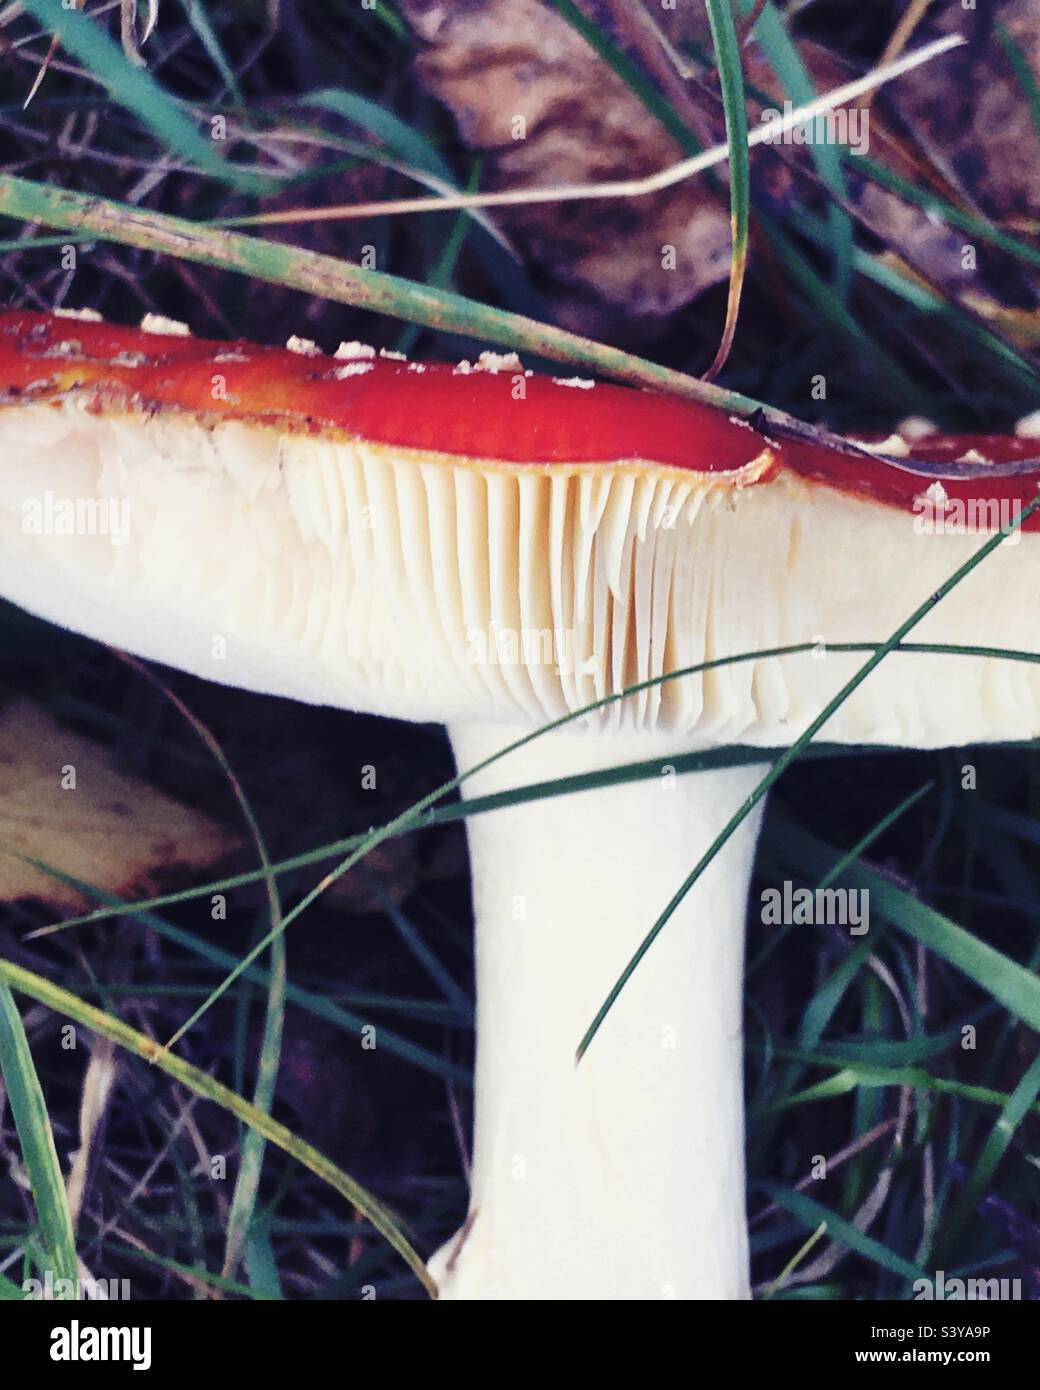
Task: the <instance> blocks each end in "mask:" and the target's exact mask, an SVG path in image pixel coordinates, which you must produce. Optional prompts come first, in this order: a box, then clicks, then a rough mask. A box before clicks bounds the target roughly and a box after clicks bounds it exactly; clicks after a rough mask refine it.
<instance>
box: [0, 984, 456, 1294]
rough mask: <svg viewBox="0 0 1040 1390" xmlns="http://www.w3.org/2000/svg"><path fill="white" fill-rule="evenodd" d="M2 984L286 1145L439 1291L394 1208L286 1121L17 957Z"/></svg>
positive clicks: (428, 1286) (282, 1146)
mask: <svg viewBox="0 0 1040 1390" xmlns="http://www.w3.org/2000/svg"><path fill="white" fill-rule="evenodd" d="M0 984H3V985H6V986H9V987H10V989H12V990H15V991H17V992H18V993H19V994H25V995H27V996H28V997H29V998H30V999H35V1000H36V1001H37V1003H40V1004H43V1005H45V1006H46V1007H47V1008H49V1009H53V1010H54V1011H55V1012H56V1013H60V1014H63V1015H64V1016H65V1017H66V1018H71V1019H74V1020H75V1021H76V1022H77V1023H80V1024H82V1026H83V1027H84V1028H89V1029H90V1030H91V1031H92V1032H94V1033H99V1034H100V1035H101V1036H102V1037H104V1038H109V1039H111V1041H112V1042H114V1043H117V1044H118V1045H119V1046H120V1047H123V1048H126V1050H127V1051H128V1052H132V1053H133V1054H134V1056H136V1057H140V1058H142V1059H143V1060H144V1061H146V1062H151V1063H153V1064H154V1065H155V1066H157V1067H158V1068H159V1069H160V1070H161V1071H163V1072H165V1073H166V1075H167V1076H169V1077H172V1078H173V1080H174V1081H176V1082H178V1083H179V1084H180V1085H181V1086H184V1087H186V1088H187V1089H188V1090H189V1091H191V1092H193V1093H194V1094H195V1095H197V1096H201V1097H202V1098H203V1099H204V1100H211V1101H213V1102H214V1103H215V1104H217V1105H219V1106H221V1107H222V1108H223V1109H224V1110H227V1111H228V1112H229V1113H230V1114H231V1115H234V1116H235V1118H236V1119H238V1120H242V1121H243V1122H244V1123H245V1124H247V1125H249V1126H250V1127H251V1128H253V1129H256V1130H257V1131H259V1133H261V1134H262V1135H263V1136H264V1138H265V1139H267V1140H269V1141H270V1143H272V1144H274V1145H276V1147H278V1148H279V1149H282V1150H283V1151H284V1152H285V1153H287V1154H288V1155H289V1157H290V1158H293V1159H295V1160H296V1162H297V1163H299V1164H301V1165H302V1166H303V1167H304V1168H306V1169H308V1170H309V1171H310V1172H311V1173H313V1174H314V1175H315V1176H316V1177H318V1178H320V1179H321V1180H322V1181H323V1182H325V1183H327V1184H328V1185H329V1186H330V1187H331V1188H333V1189H334V1191H336V1192H338V1193H339V1194H340V1195H341V1196H342V1197H345V1198H346V1200H347V1201H348V1202H349V1203H351V1205H352V1206H355V1207H357V1209H358V1210H359V1211H360V1212H361V1213H362V1214H363V1215H364V1216H365V1217H366V1218H367V1219H368V1221H370V1222H371V1224H372V1226H373V1227H374V1228H375V1229H376V1230H377V1231H378V1232H379V1234H380V1235H381V1236H383V1237H384V1239H385V1240H386V1241H387V1242H388V1243H389V1244H390V1245H391V1246H392V1247H393V1249H394V1250H396V1251H397V1253H398V1254H399V1255H400V1256H401V1258H402V1259H403V1260H404V1262H405V1263H406V1264H407V1265H408V1267H409V1269H411V1270H412V1272H413V1273H414V1274H415V1276H416V1278H417V1279H418V1280H419V1282H420V1283H421V1284H422V1285H423V1287H424V1288H425V1289H426V1290H427V1291H428V1292H429V1293H431V1294H433V1295H434V1296H436V1286H435V1284H434V1282H433V1280H432V1279H431V1278H430V1275H429V1274H428V1273H427V1270H426V1266H425V1264H424V1263H423V1261H422V1260H421V1259H420V1257H419V1255H418V1254H417V1252H416V1251H415V1250H414V1249H413V1248H412V1246H411V1244H410V1243H409V1241H408V1239H407V1238H406V1236H405V1235H404V1233H403V1232H402V1231H401V1229H400V1227H399V1226H398V1224H397V1221H396V1220H395V1218H394V1216H393V1215H392V1213H391V1212H390V1211H389V1210H388V1209H387V1208H386V1207H384V1206H383V1204H382V1202H380V1201H378V1199H377V1198H375V1197H373V1196H372V1194H371V1193H370V1192H369V1191H368V1190H367V1189H366V1188H364V1187H362V1186H361V1184H360V1183H358V1182H356V1181H355V1180H354V1179H353V1178H352V1177H350V1175H349V1174H347V1173H345V1172H344V1171H343V1170H342V1168H339V1167H338V1166H337V1165H336V1164H335V1163H333V1162H332V1160H331V1159H329V1158H326V1156H325V1155H324V1154H323V1153H321V1152H319V1150H317V1149H315V1148H314V1147H313V1145H311V1144H308V1143H306V1141H305V1140H303V1139H300V1138H299V1137H298V1136H297V1135H295V1134H294V1133H293V1132H292V1130H290V1129H289V1128H287V1126H285V1125H283V1124H280V1123H279V1122H278V1121H277V1120H275V1119H273V1118H272V1117H271V1116H270V1115H268V1114H266V1113H265V1112H264V1111H262V1110H258V1109H257V1108H256V1106H255V1105H252V1104H251V1103H250V1102H249V1101H248V1100H246V1099H245V1097H244V1096H240V1095H238V1094H237V1093H236V1092H235V1091H232V1090H231V1089H230V1088H229V1087H227V1086H224V1085H222V1084H221V1083H220V1082H219V1081H217V1080H215V1079H214V1078H213V1077H212V1076H210V1075H209V1073H208V1072H204V1071H202V1070H201V1069H200V1068H199V1067H194V1066H192V1065H191V1063H190V1062H186V1061H185V1060H184V1059H183V1058H182V1057H175V1056H174V1055H173V1054H172V1053H170V1052H167V1051H165V1050H164V1049H163V1048H162V1047H161V1046H160V1045H159V1044H158V1043H156V1042H154V1041H153V1040H152V1039H151V1038H149V1037H147V1036H146V1035H145V1034H144V1033H139V1032H137V1030H136V1029H134V1028H131V1027H130V1026H129V1024H126V1023H124V1022H123V1021H122V1019H119V1018H115V1017H114V1016H113V1015H112V1014H108V1013H105V1012H104V1011H103V1010H102V1009H98V1008H95V1007H94V1005H93V1004H88V1003H87V1002H86V1001H85V1000H84V999H80V998H79V996H78V995H75V994H72V993H71V992H70V991H69V990H67V989H62V988H61V986H60V985H56V984H53V983H52V982H51V981H50V980H47V979H44V977H43V976H42V975H36V974H34V973H33V972H32V971H31V970H26V969H25V968H24V967H23V966H20V965H15V964H14V962H13V961H9V960H4V959H2V958H0Z"/></svg>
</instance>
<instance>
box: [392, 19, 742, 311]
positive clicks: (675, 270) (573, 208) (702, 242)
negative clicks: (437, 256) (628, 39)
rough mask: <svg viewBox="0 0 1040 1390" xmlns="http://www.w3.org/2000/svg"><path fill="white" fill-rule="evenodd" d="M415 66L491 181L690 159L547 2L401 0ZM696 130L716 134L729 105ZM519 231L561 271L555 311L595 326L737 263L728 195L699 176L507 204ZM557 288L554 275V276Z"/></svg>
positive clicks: (687, 295)
mask: <svg viewBox="0 0 1040 1390" xmlns="http://www.w3.org/2000/svg"><path fill="white" fill-rule="evenodd" d="M402 8H403V10H404V12H405V14H406V17H407V18H408V20H409V22H410V23H411V25H412V27H413V29H414V30H415V32H416V34H417V36H418V37H419V38H420V39H421V40H422V41H423V42H424V44H425V48H424V49H423V51H422V53H421V55H420V58H419V60H418V63H419V73H420V76H421V78H422V80H423V82H424V83H425V85H426V86H427V87H428V88H429V89H430V91H432V92H433V93H434V95H436V96H437V97H438V99H439V100H440V101H442V102H443V103H444V104H445V105H446V106H448V107H449V108H450V109H451V111H452V112H453V113H454V116H455V119H456V123H457V125H458V129H459V134H460V136H461V138H462V139H463V141H464V142H465V143H466V144H467V145H468V146H469V147H470V148H471V149H475V150H481V151H484V152H486V154H487V156H488V159H487V166H486V168H487V172H486V175H485V178H484V180H483V186H484V187H485V188H525V187H530V188H535V187H544V186H546V185H557V184H585V183H593V182H603V181H607V180H614V179H629V178H637V177H640V176H642V175H646V174H650V173H654V172H656V171H657V170H659V169H663V168H665V167H666V166H667V165H669V164H673V163H676V162H677V161H678V160H679V159H681V158H682V157H683V154H684V151H682V150H681V149H680V148H679V146H678V144H677V143H676V142H675V140H674V139H673V138H672V137H671V136H670V135H669V134H668V133H667V132H666V131H665V129H664V127H663V126H662V125H661V124H660V122H659V121H658V120H657V119H656V117H655V116H653V115H652V114H651V113H650V112H649V111H648V110H647V109H646V107H645V106H644V105H643V103H642V101H641V100H640V99H639V98H638V97H637V96H635V95H634V94H633V93H632V92H631V91H630V89H629V88H628V86H627V85H626V84H625V82H624V81H622V79H621V78H620V77H619V76H617V74H616V73H615V72H614V71H613V70H612V69H611V68H610V66H609V65H608V64H607V63H606V62H604V61H603V60H602V59H601V58H600V57H599V56H598V55H597V54H596V53H595V52H594V50H593V49H592V48H591V47H590V46H589V45H588V44H587V43H586V42H585V40H584V39H583V38H582V37H581V35H580V34H578V33H577V31H576V30H575V29H574V28H573V27H572V26H571V25H570V24H569V23H568V22H567V21H566V20H565V19H563V18H562V17H561V16H560V15H559V14H558V13H557V12H556V11H555V10H554V9H552V8H550V7H549V6H547V5H545V4H543V3H541V2H540V0H476V3H474V0H468V3H465V4H459V5H445V4H443V3H440V0H404V4H403V6H402ZM693 119H694V120H695V121H696V122H697V123H698V124H699V125H700V127H701V129H700V130H698V131H697V134H698V136H699V137H700V138H702V140H703V143H705V144H710V143H713V141H714V139H716V138H718V132H719V131H720V130H721V124H720V120H721V111H720V112H719V114H718V117H716V115H715V113H714V112H713V113H711V115H710V117H708V116H704V117H702V116H701V115H700V114H699V113H698V112H696V111H694V113H693ZM501 221H502V223H503V225H504V227H505V230H506V232H507V234H508V236H509V238H510V240H511V241H512V242H513V243H514V244H516V245H518V246H519V247H520V248H522V250H523V252H524V254H525V256H526V257H527V258H528V259H529V260H530V261H532V262H533V263H534V264H535V265H536V266H537V267H538V268H539V269H540V270H541V272H542V273H543V274H544V275H547V276H548V277H549V278H550V280H551V281H553V282H555V291H556V293H555V298H556V305H555V308H556V311H557V318H558V319H559V321H561V322H564V323H568V324H571V325H572V326H579V327H581V328H583V329H584V330H585V331H593V329H595V328H597V326H599V325H601V324H602V323H604V322H609V317H610V314H611V311H613V312H614V313H618V312H619V311H620V312H623V313H624V314H625V315H636V316H645V317H649V318H651V319H653V318H659V317H661V316H664V315H668V314H670V313H672V312H673V311H675V310H676V309H679V308H681V307H682V306H683V305H684V304H687V303H689V302H690V300H692V299H694V298H696V296H697V295H698V294H700V293H701V292H702V291H704V290H705V289H707V288H709V287H710V286H712V285H717V284H720V283H722V282H723V281H725V280H726V279H727V277H728V275H729V258H730V244H731V236H730V225H729V206H728V202H727V201H726V200H725V199H724V198H721V197H719V196H718V194H717V193H716V192H714V191H713V190H712V189H711V188H710V186H709V185H708V184H707V183H706V182H705V180H703V179H696V180H692V181H690V182H688V183H684V184H680V185H678V186H676V187H674V188H670V189H667V190H665V191H663V192H660V193H657V194H654V195H652V196H649V197H642V198H639V199H638V200H628V199H611V200H607V199H604V200H594V201H589V202H582V203H567V204H561V205H553V204H544V203H543V204H538V205H535V206H531V207H519V208H511V209H510V210H509V211H508V213H503V214H502V217H501ZM550 290H552V286H550Z"/></svg>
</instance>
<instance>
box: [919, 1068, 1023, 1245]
mask: <svg viewBox="0 0 1040 1390" xmlns="http://www.w3.org/2000/svg"><path fill="white" fill-rule="evenodd" d="M1038 1092H1040V1056H1038V1057H1036V1058H1035V1059H1034V1061H1033V1063H1032V1065H1031V1066H1030V1067H1028V1068H1027V1070H1026V1072H1025V1075H1024V1076H1023V1077H1022V1079H1021V1081H1020V1082H1019V1083H1018V1085H1017V1086H1016V1087H1015V1089H1014V1090H1013V1091H1012V1092H1011V1094H1010V1096H1008V1098H1007V1101H1006V1103H1005V1105H1004V1108H1003V1109H1002V1110H1001V1112H1000V1114H999V1115H998V1116H997V1119H996V1122H995V1123H994V1125H993V1128H992V1129H991V1130H990V1132H989V1136H988V1138H987V1139H986V1142H985V1144H983V1146H982V1150H981V1152H980V1153H979V1156H978V1158H977V1159H976V1161H975V1165H974V1167H973V1169H972V1171H971V1174H970V1176H969V1177H968V1180H967V1182H966V1183H965V1184H964V1187H963V1188H962V1189H961V1193H960V1196H959V1197H958V1198H957V1201H956V1202H955V1203H954V1205H953V1207H952V1208H951V1210H950V1211H949V1212H948V1214H947V1215H946V1217H945V1218H944V1220H943V1224H942V1233H941V1238H940V1241H939V1248H938V1250H937V1251H936V1255H935V1260H936V1263H937V1264H939V1265H941V1264H942V1262H943V1261H944V1260H945V1259H947V1258H948V1256H949V1254H950V1253H951V1252H952V1251H953V1250H955V1249H956V1248H957V1240H958V1237H959V1236H960V1234H961V1231H962V1230H963V1229H964V1227H965V1226H966V1225H967V1223H968V1221H969V1219H970V1218H971V1215H972V1213H973V1212H974V1211H975V1208H976V1207H977V1206H978V1204H979V1199H980V1197H981V1196H982V1194H983V1193H984V1192H985V1190H986V1188H987V1187H988V1186H989V1184H990V1181H991V1179H992V1177H993V1174H994V1173H995V1172H996V1170H997V1165H998V1164H999V1163H1000V1160H1001V1159H1002V1158H1003V1157H1004V1155H1005V1153H1006V1152H1007V1150H1008V1147H1009V1145H1010V1144H1011V1141H1012V1139H1014V1137H1015V1132H1016V1131H1017V1130H1018V1128H1019V1126H1020V1125H1021V1123H1022V1121H1023V1120H1024V1119H1025V1118H1026V1116H1027V1115H1028V1114H1029V1113H1030V1112H1033V1113H1035V1112H1036V1110H1037V1106H1036V1097H1037V1093H1038Z"/></svg>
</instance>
